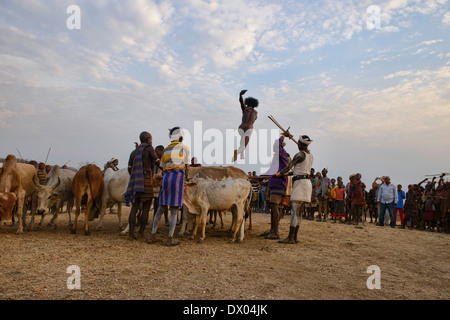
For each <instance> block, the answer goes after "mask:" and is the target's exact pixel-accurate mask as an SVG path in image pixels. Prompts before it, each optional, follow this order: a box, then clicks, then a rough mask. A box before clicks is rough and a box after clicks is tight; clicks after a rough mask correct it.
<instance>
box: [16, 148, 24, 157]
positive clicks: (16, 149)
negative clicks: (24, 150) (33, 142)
mask: <svg viewBox="0 0 450 320" xmlns="http://www.w3.org/2000/svg"><path fill="white" fill-rule="evenodd" d="M16 150H17V153H18V154H19V156H20V159H23V157H22V155H21V154H20V151H19V149H17V148H16Z"/></svg>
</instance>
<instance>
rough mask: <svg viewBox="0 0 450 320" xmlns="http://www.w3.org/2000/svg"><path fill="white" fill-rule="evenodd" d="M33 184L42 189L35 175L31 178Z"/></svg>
mask: <svg viewBox="0 0 450 320" xmlns="http://www.w3.org/2000/svg"><path fill="white" fill-rule="evenodd" d="M33 183H34V185H35V186H36V187H38V188H39V187H42V185H41V184H40V182H39V180H37V175H36V174H35V175H34V176H33Z"/></svg>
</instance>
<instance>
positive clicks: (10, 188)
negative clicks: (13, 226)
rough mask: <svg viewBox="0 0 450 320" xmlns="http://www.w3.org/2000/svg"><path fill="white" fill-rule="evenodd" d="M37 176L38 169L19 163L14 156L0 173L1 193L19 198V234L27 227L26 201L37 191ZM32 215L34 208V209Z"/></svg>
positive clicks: (7, 158)
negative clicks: (35, 177)
mask: <svg viewBox="0 0 450 320" xmlns="http://www.w3.org/2000/svg"><path fill="white" fill-rule="evenodd" d="M35 175H36V168H35V167H34V166H33V165H31V164H25V163H17V159H16V157H15V156H14V155H12V154H10V155H8V156H7V157H6V159H5V162H4V163H3V169H2V171H1V172H0V193H4V192H13V193H14V194H15V195H16V197H17V210H16V215H17V218H18V228H17V232H16V233H17V234H20V233H22V232H23V227H24V226H25V215H24V211H25V212H26V210H25V199H26V198H27V197H29V196H31V195H32V194H33V193H34V191H35V185H34V183H33V177H34V176H35ZM31 211H32V214H33V213H34V211H35V210H34V208H32V210H31Z"/></svg>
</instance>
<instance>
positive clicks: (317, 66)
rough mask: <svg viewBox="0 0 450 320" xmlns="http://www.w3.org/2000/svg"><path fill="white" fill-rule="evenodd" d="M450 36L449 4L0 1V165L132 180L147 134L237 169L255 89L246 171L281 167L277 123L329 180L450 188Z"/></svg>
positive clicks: (290, 146) (385, 0) (396, 0)
mask: <svg viewBox="0 0 450 320" xmlns="http://www.w3.org/2000/svg"><path fill="white" fill-rule="evenodd" d="M73 6H76V7H75V8H78V9H79V11H77V10H73V9H74V7H73ZM373 6H375V9H378V11H377V10H375V9H373V8H374V7H373ZM369 7H371V8H372V9H370V10H368V9H369ZM449 35H450V1H448V0H410V1H408V0H382V1H360V0H358V1H350V0H347V1H320V0H319V1H291V0H282V1H269V0H245V1H244V0H226V1H218V0H217V1H214V0H210V1H206V0H183V1H181V0H180V1H175V0H162V1H154V0H96V1H87V0H86V1H81V0H79V1H77V0H70V1H65V0H21V1H12V0H2V1H1V5H0V157H6V155H8V154H14V155H16V156H17V157H20V156H21V157H23V158H25V159H28V160H31V159H33V160H36V161H45V160H46V157H47V153H48V151H49V149H50V148H51V150H50V154H49V156H48V163H49V164H59V165H63V164H64V163H66V162H68V161H70V162H69V166H72V167H75V168H79V167H80V166H81V165H83V164H86V163H96V164H97V165H99V166H100V167H101V168H103V165H104V164H105V163H106V162H107V161H108V160H110V159H111V158H112V157H116V158H118V159H119V167H125V166H126V165H127V162H128V157H129V154H130V152H131V151H132V150H133V149H134V142H135V141H136V142H137V141H139V140H138V139H139V138H138V137H139V134H140V133H141V132H142V131H148V132H150V133H151V134H152V135H153V145H154V146H157V145H164V146H167V145H168V144H169V143H170V140H169V137H168V129H169V128H172V127H175V126H181V127H182V128H184V129H185V130H186V131H187V133H188V135H189V140H190V143H189V146H190V147H191V155H192V156H196V157H197V158H200V159H201V160H202V161H201V162H202V163H203V164H206V165H208V164H210V165H211V164H216V165H230V164H231V157H230V155H229V150H231V151H232V150H233V143H234V144H236V147H237V143H238V142H239V141H238V138H236V136H233V135H232V134H231V135H230V133H233V132H236V130H237V128H238V126H239V125H240V123H241V116H242V114H241V110H240V105H239V102H238V97H239V92H240V91H241V90H242V89H246V90H248V92H247V93H246V95H245V97H248V96H252V97H255V98H257V99H258V100H259V107H258V109H257V110H258V119H257V120H256V122H255V126H254V129H255V131H254V133H253V135H252V137H251V143H253V145H252V146H253V149H251V150H252V152H250V147H249V150H248V151H247V155H246V158H245V160H238V162H237V164H235V165H236V166H237V167H240V168H242V169H244V170H245V171H256V172H257V173H258V174H259V173H261V172H264V170H265V168H266V167H268V166H269V165H270V163H268V161H269V162H270V158H271V156H272V154H271V150H270V149H271V145H272V143H273V141H274V140H275V139H277V138H278V135H277V134H278V132H273V131H271V130H274V129H277V127H276V126H275V125H274V123H272V122H271V121H270V120H269V119H268V116H269V115H273V116H274V117H275V118H276V119H277V121H278V122H279V123H280V124H282V125H283V126H284V127H285V128H288V127H290V132H291V133H292V134H293V135H294V137H295V139H298V137H299V136H300V135H308V136H309V137H310V138H311V139H312V140H313V143H312V144H311V145H310V150H311V153H312V154H313V156H314V164H313V167H314V168H315V169H316V171H321V170H322V169H323V168H328V176H329V177H337V176H342V177H343V178H344V182H345V181H347V180H348V176H349V175H350V174H352V173H356V172H359V173H361V174H362V180H363V181H364V182H365V183H366V184H371V182H372V181H373V180H374V178H375V177H378V176H382V175H389V176H390V177H391V181H392V183H394V184H403V185H404V186H406V185H408V184H411V183H417V182H419V181H421V180H422V179H423V178H424V177H425V175H429V174H437V173H441V172H450V161H449V160H450V140H449V137H450V45H449V40H450V37H449ZM233 130H234V131H233ZM272 133H274V134H272ZM230 137H231V138H230ZM188 142H189V141H188ZM230 148H231V149H230ZM286 150H287V151H288V153H289V154H290V155H291V156H292V157H293V156H294V155H295V153H296V152H298V149H297V145H296V144H295V143H294V142H292V141H287V144H286ZM255 155H256V156H255ZM211 159H212V160H214V161H215V163H209V162H211V161H212V160H211Z"/></svg>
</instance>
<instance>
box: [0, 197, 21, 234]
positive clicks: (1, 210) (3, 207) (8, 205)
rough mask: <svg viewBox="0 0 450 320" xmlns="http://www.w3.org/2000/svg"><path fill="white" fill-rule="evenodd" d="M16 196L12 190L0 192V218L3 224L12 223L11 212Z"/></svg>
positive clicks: (8, 224)
mask: <svg viewBox="0 0 450 320" xmlns="http://www.w3.org/2000/svg"><path fill="white" fill-rule="evenodd" d="M16 200H17V197H16V194H15V193H14V192H1V193H0V220H1V224H2V225H4V226H10V225H12V212H13V209H14V204H15V203H16Z"/></svg>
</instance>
